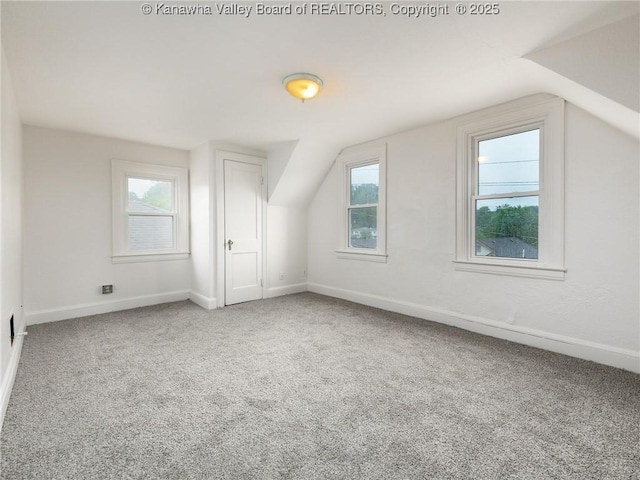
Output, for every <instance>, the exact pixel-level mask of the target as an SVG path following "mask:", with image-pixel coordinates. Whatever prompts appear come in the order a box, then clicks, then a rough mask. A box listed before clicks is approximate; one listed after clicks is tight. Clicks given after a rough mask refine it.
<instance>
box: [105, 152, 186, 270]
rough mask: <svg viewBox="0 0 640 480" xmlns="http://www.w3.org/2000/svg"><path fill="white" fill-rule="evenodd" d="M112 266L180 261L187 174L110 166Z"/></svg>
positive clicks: (138, 166)
mask: <svg viewBox="0 0 640 480" xmlns="http://www.w3.org/2000/svg"><path fill="white" fill-rule="evenodd" d="M112 174H113V178H112V180H113V261H114V262H116V263H118V262H136V261H152V260H172V259H179V258H186V257H187V255H188V253H189V251H188V250H189V248H188V244H189V232H188V228H189V223H188V221H189V219H188V216H189V211H188V190H187V189H188V186H187V170H186V169H184V168H179V167H166V166H160V165H150V164H144V163H135V162H125V161H121V160H113V161H112Z"/></svg>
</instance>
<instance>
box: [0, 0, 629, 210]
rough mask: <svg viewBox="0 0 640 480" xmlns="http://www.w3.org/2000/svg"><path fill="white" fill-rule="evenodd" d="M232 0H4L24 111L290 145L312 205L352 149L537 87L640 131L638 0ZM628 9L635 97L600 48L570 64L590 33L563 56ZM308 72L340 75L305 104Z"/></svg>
mask: <svg viewBox="0 0 640 480" xmlns="http://www.w3.org/2000/svg"><path fill="white" fill-rule="evenodd" d="M223 3H224V2H217V3H204V2H203V3H200V5H209V6H210V7H211V9H212V14H211V15H208V14H201V15H191V16H188V15H167V14H163V13H162V12H161V10H156V8H157V7H156V6H157V5H159V4H160V2H150V4H151V6H152V13H151V14H150V15H145V14H143V13H142V12H141V5H142V2H128V1H124V2H87V1H85V2H7V1H3V2H2V44H3V49H4V51H5V54H6V56H7V59H8V63H9V66H10V69H11V71H12V76H13V81H14V85H15V89H16V92H17V97H18V105H19V109H20V114H21V117H22V120H23V122H24V123H26V124H30V125H38V126H46V127H54V128H61V129H68V130H74V131H79V132H87V133H94V134H99V135H105V136H111V137H118V138H123V139H131V140H136V141H141V142H148V143H152V144H157V145H165V146H171V147H177V148H181V149H191V148H194V147H196V146H198V145H201V144H203V143H205V142H207V141H217V142H224V143H227V144H236V145H240V146H244V147H248V148H252V149H257V150H261V151H265V152H275V153H274V155H276V154H277V155H280V156H281V157H282V158H281V160H282V161H281V163H283V168H281V172H280V174H281V177H282V179H284V178H285V177H287V176H288V177H291V178H297V179H298V180H296V181H295V182H292V181H285V182H281V183H282V185H284V187H283V188H282V189H277V190H276V191H274V192H272V193H273V195H274V198H275V199H279V201H280V202H281V203H284V204H287V203H292V202H294V203H295V202H298V203H304V202H306V201H308V198H309V195H311V193H309V192H310V191H311V190H313V188H314V186H315V185H317V183H318V182H319V181H320V179H321V177H322V175H323V173H324V172H325V171H326V169H327V168H328V166H329V165H330V164H331V162H332V161H333V159H334V157H335V155H336V153H337V152H338V151H339V150H340V149H341V148H343V147H345V146H348V145H353V144H357V143H360V142H363V141H367V140H371V139H374V138H377V137H380V136H383V135H387V134H391V133H395V132H399V131H402V130H406V129H409V128H412V127H415V126H419V125H423V124H426V123H430V122H434V121H438V120H442V119H445V118H450V117H453V116H456V115H459V114H462V113H466V112H469V111H472V110H475V109H478V108H482V107H485V106H488V105H492V104H496V103H500V102H503V101H507V100H510V99H513V98H517V97H521V96H525V95H529V94H532V93H538V92H541V91H549V92H550V93H555V94H558V95H562V96H565V98H568V97H571V96H572V95H573V96H574V97H575V99H574V100H572V99H571V98H568V99H569V100H572V101H575V102H577V103H578V104H580V103H581V102H582V103H584V105H580V106H583V108H587V109H589V108H591V109H592V110H598V109H600V110H602V111H603V112H605V113H603V115H604V116H605V117H606V116H607V115H610V116H611V117H612V118H611V119H609V120H610V121H611V122H612V123H615V122H616V121H619V123H620V125H619V126H620V127H621V128H623V129H627V130H628V131H631V133H632V134H633V132H632V131H633V125H634V124H633V122H636V121H637V112H638V107H637V95H636V97H635V99H634V98H633V92H634V91H636V89H635V87H636V86H637V84H638V73H637V70H638V65H637V63H636V64H635V65H634V64H633V61H631V65H628V63H629V62H628V59H629V58H633V55H634V53H635V56H636V59H637V57H638V45H637V43H638V39H637V30H638V28H637V23H638V22H637V18H638V17H634V16H636V15H638V11H639V3H638V2H608V1H607V2H595V1H585V2H582V1H569V2H526V1H523V2H516V1H508V2H502V3H500V7H499V8H500V12H499V14H495V15H470V14H468V13H467V14H466V15H458V14H457V13H456V12H455V10H454V4H453V3H449V4H448V5H449V14H448V15H445V14H441V15H439V16H436V17H429V16H421V17H419V18H415V17H407V16H405V15H402V14H394V10H393V9H392V5H393V4H392V3H391V2H382V6H383V15H379V16H370V15H356V14H351V15H335V14H333V15H332V14H328V15H312V14H307V15H296V14H295V13H293V14H291V15H258V14H257V13H256V11H255V5H256V4H255V3H248V2H245V3H242V5H253V7H254V8H253V9H252V12H251V14H250V15H249V16H248V18H247V17H246V16H243V15H228V14H227V15H225V14H219V13H218V10H217V6H219V5H222V4H223ZM276 3H277V2H276ZM167 4H169V5H180V4H181V3H180V2H172V3H168V2H165V5H167ZM233 4H234V3H232V2H227V3H226V4H225V5H233ZM235 4H237V3H235ZM297 4H299V3H296V2H293V5H297ZM406 4H409V3H406ZM413 4H416V3H415V2H413ZM634 18H635V19H634ZM625 19H626V21H627V23H628V24H629V25H630V26H628V27H626V28H627V30H626V31H625V32H623V34H622V35H623V36H622V37H621V38H620V39H617V40H616V42H617V43H620V42H623V44H624V45H629V47H628V49H627V50H629V51H628V52H626V53H625V57H624V59H623V63H624V65H622V66H620V65H617V64H616V65H617V66H615V67H613V68H617V69H618V70H616V71H615V72H614V73H616V72H620V71H622V73H623V75H624V76H625V77H629V76H630V77H632V78H625V79H623V81H624V82H626V84H627V85H632V87H625V88H626V90H625V91H624V92H622V95H623V97H624V98H619V97H618V98H613V97H615V95H617V94H618V93H620V92H619V91H618V92H617V93H616V94H615V95H614V94H612V93H611V92H612V89H611V83H612V81H613V82H615V81H618V80H619V79H618V80H615V79H614V80H609V81H607V80H606V79H604V80H602V81H600V80H597V78H599V77H598V74H597V71H598V67H597V65H594V66H592V68H593V71H594V72H596V73H594V75H595V77H594V75H591V76H590V75H589V73H588V72H586V73H585V71H584V70H585V69H584V66H585V65H586V64H588V63H589V59H588V58H585V59H583V61H582V62H577V65H573V66H572V65H568V66H567V69H568V70H569V71H562V66H563V65H565V64H566V63H565V62H564V60H563V55H564V59H566V58H571V54H572V53H571V52H574V51H576V50H575V48H578V47H579V45H580V44H583V42H577V44H576V45H574V46H573V47H572V48H573V50H572V49H571V48H569V50H568V53H567V52H564V53H562V51H561V49H565V50H566V49H567V48H568V45H569V47H570V46H571V45H570V44H569V43H568V42H571V39H575V38H576V37H580V36H583V35H588V34H589V32H592V31H595V30H598V29H600V31H602V29H603V28H606V26H607V25H612V24H614V23H616V22H621V23H620V24H625V25H626V23H624V22H625ZM610 30H611V32H612V34H613V32H615V31H618V32H619V31H620V29H618V28H614V29H610ZM633 35H636V37H635V38H634V37H633ZM590 38H592V37H590ZM627 39H628V42H627ZM594 41H595V40H594ZM634 41H635V44H634ZM605 43H606V42H605ZM556 45H557V46H561V48H558V49H556V50H554V51H552V52H551V53H549V52H550V50H549V48H553V47H554V46H556ZM558 52H560V53H558ZM580 54H581V55H583V54H585V52H583V51H582V52H580ZM525 57H526V58H525ZM604 58H606V54H605V55H604ZM625 59H626V60H625ZM574 63H575V62H574ZM565 70H566V69H565ZM301 71H302V72H311V73H314V74H316V75H319V76H320V77H321V78H322V79H323V80H324V82H325V88H324V89H323V90H322V92H321V93H320V95H319V96H318V97H317V98H315V99H313V100H311V101H307V102H305V103H301V102H300V101H297V100H295V99H294V98H292V97H290V96H289V95H288V94H287V92H286V91H285V90H284V88H283V87H282V84H281V80H282V78H283V77H284V76H286V75H288V74H291V73H295V72H301ZM634 73H635V78H633V75H634ZM618 76H619V75H618ZM585 77H587V78H586V80H585ZM594 78H596V79H595V80H594ZM634 81H635V84H632V82H634ZM603 85H604V86H603ZM633 85H635V86H633ZM580 89H583V90H584V91H582V93H581V90H580ZM613 90H617V89H615V88H614V89H613ZM625 92H627V93H625ZM628 92H631V93H628ZM634 102H635V108H634ZM607 112H608V113H607ZM625 115H626V116H625ZM616 119H617V120H616ZM283 152H284V153H283ZM283 155H284V156H283ZM301 172H304V173H305V175H306V176H305V175H302V176H299V173H301ZM278 180H280V179H278Z"/></svg>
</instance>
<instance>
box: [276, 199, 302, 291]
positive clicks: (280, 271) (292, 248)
mask: <svg viewBox="0 0 640 480" xmlns="http://www.w3.org/2000/svg"><path fill="white" fill-rule="evenodd" d="M306 272H307V211H306V209H305V208H297V207H282V206H275V205H269V206H268V208H267V285H268V287H269V291H268V296H269V297H274V296H278V295H287V294H290V293H298V292H304V291H306V290H307V277H306ZM281 275H282V277H283V278H280V276H281Z"/></svg>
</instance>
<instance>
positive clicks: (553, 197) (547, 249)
mask: <svg viewBox="0 0 640 480" xmlns="http://www.w3.org/2000/svg"><path fill="white" fill-rule="evenodd" d="M529 126H531V127H533V128H536V127H539V128H540V129H541V132H540V134H541V149H540V187H539V220H538V221H539V226H538V238H539V242H538V244H539V248H538V260H517V259H502V258H495V257H492V258H488V257H477V256H476V255H475V233H474V230H473V223H474V222H473V219H474V209H473V207H472V205H471V203H472V195H473V192H474V181H475V175H476V174H475V168H476V167H475V163H476V159H475V158H474V152H475V141H476V140H477V139H478V138H481V137H486V136H488V135H491V134H500V133H502V132H508V131H509V130H516V129H524V128H525V127H529ZM457 152H458V153H457V205H456V257H455V260H454V264H455V268H456V270H462V271H472V272H482V273H490V274H496V275H510V276H521V277H531V278H547V279H553V280H563V279H564V275H565V271H566V269H565V267H564V100H563V99H561V98H553V99H551V100H544V101H537V102H535V103H529V104H526V105H524V106H519V107H517V108H511V109H507V110H504V109H503V110H502V111H499V112H498V113H496V114H493V115H487V113H486V112H481V113H479V114H476V115H473V116H472V119H471V120H469V121H467V122H465V123H463V124H461V125H459V126H458V128H457Z"/></svg>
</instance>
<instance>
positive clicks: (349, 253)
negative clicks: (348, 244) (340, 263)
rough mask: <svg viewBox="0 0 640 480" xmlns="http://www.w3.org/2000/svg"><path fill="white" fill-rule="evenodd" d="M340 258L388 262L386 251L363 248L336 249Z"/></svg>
mask: <svg viewBox="0 0 640 480" xmlns="http://www.w3.org/2000/svg"><path fill="white" fill-rule="evenodd" d="M336 254H337V257H338V258H343V259H346V260H362V261H365V262H376V263H387V257H388V256H389V255H387V254H386V253H380V252H367V251H362V250H336Z"/></svg>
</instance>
